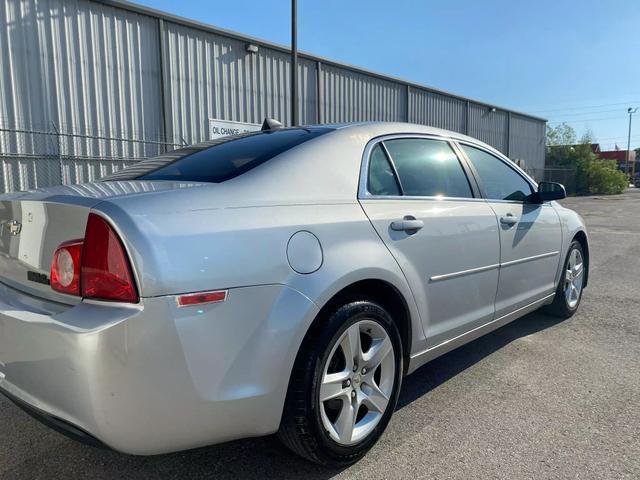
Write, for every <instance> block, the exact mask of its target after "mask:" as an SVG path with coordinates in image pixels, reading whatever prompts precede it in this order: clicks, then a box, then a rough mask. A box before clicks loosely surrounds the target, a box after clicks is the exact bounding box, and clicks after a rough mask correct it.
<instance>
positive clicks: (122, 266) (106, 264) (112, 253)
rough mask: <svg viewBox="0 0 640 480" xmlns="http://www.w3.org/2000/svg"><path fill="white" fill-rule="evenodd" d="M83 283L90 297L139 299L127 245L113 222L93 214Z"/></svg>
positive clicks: (87, 235) (84, 293) (84, 255)
mask: <svg viewBox="0 0 640 480" xmlns="http://www.w3.org/2000/svg"><path fill="white" fill-rule="evenodd" d="M80 285H81V292H82V296H83V297H86V298H97V299H101V300H116V301H119V302H133V303H135V302H137V301H138V292H137V290H136V286H135V284H134V282H133V274H132V273H131V265H129V259H128V258H127V254H126V252H125V250H124V245H122V242H121V241H120V238H118V235H117V234H116V232H115V231H114V230H113V228H112V227H111V225H109V224H108V223H107V221H106V220H104V219H103V218H102V217H99V216H98V215H95V214H93V213H91V214H89V220H88V221H87V230H86V231H85V234H84V248H83V251H82V269H81V272H80Z"/></svg>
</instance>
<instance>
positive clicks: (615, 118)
mask: <svg viewBox="0 0 640 480" xmlns="http://www.w3.org/2000/svg"><path fill="white" fill-rule="evenodd" d="M624 118H625V117H624V116H619V117H601V118H578V119H574V120H562V119H557V120H550V122H551V123H583V122H599V121H601V120H622V119H624Z"/></svg>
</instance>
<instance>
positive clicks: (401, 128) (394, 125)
mask: <svg viewBox="0 0 640 480" xmlns="http://www.w3.org/2000/svg"><path fill="white" fill-rule="evenodd" d="M322 126H324V127H328V128H333V129H335V130H345V129H349V130H351V131H354V132H358V133H362V134H368V135H370V136H371V137H372V138H373V137H377V136H380V135H393V134H402V133H409V134H411V133H418V134H424V135H436V136H442V137H450V138H456V139H460V140H466V141H469V142H473V143H480V144H482V143H483V142H481V141H480V140H478V139H477V138H473V137H470V136H468V135H464V134H462V133H460V132H454V131H452V130H445V129H443V128H436V127H430V126H428V125H421V124H419V123H409V122H382V121H367V122H344V123H330V124H324V125H322Z"/></svg>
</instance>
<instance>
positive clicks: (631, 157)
mask: <svg viewBox="0 0 640 480" xmlns="http://www.w3.org/2000/svg"><path fill="white" fill-rule="evenodd" d="M596 153H597V154H598V156H599V157H600V158H602V159H605V160H615V161H616V163H617V164H618V168H619V169H620V170H622V171H623V172H625V171H626V169H627V168H629V173H631V172H637V171H638V165H635V168H634V165H633V164H634V163H636V162H637V159H636V151H635V150H605V151H599V152H596ZM627 164H628V165H629V166H628V167H627Z"/></svg>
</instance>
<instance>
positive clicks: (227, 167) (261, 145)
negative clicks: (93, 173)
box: [106, 128, 332, 183]
mask: <svg viewBox="0 0 640 480" xmlns="http://www.w3.org/2000/svg"><path fill="white" fill-rule="evenodd" d="M331 130H332V129H331V128H311V129H307V128H286V129H281V130H275V131H272V132H257V133H249V134H245V135H238V136H230V137H224V138H221V139H218V140H212V141H210V142H205V143H201V144H198V145H193V146H190V147H187V148H184V149H180V150H175V151H173V152H168V153H167V154H165V155H160V156H159V157H155V158H150V159H148V160H144V161H142V162H139V163H137V164H135V165H133V166H132V167H130V168H129V169H126V170H123V171H122V172H118V173H116V174H114V175H112V176H110V177H108V178H106V180H124V179H137V180H175V181H188V182H209V183H221V182H225V181H227V180H230V179H232V178H235V177H237V176H239V175H242V174H243V173H245V172H248V171H249V170H252V169H253V168H255V167H257V166H258V165H261V164H263V163H265V162H267V161H268V160H270V159H272V158H274V157H275V156H277V155H280V154H281V153H284V152H286V151H287V150H289V149H291V148H293V147H296V146H298V145H300V144H302V143H304V142H307V141H309V140H311V139H313V138H316V137H318V136H320V135H322V134H324V133H327V132H329V131H331Z"/></svg>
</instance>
